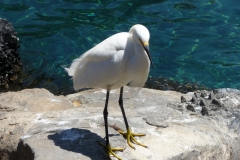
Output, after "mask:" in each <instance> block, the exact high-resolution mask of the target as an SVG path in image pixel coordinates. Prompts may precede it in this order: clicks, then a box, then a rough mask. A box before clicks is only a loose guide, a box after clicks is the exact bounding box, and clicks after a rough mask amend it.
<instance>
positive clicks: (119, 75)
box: [65, 24, 151, 91]
mask: <svg viewBox="0 0 240 160" xmlns="http://www.w3.org/2000/svg"><path fill="white" fill-rule="evenodd" d="M149 38H150V34H149V31H148V29H147V28H146V27H144V26H143V25H140V24H137V25H134V26H133V27H132V28H131V29H130V31H129V32H121V33H117V34H115V35H113V36H111V37H109V38H107V39H105V40H104V41H102V42H101V43H99V44H98V45H96V46H95V47H93V48H92V49H90V50H88V51H87V52H85V53H84V54H83V55H82V56H81V57H79V58H77V59H75V60H74V61H73V63H72V64H71V67H70V68H65V69H66V71H67V72H68V74H69V76H72V77H73V86H74V89H75V90H78V89H81V88H88V87H89V88H90V87H91V88H102V89H106V90H108V91H110V90H112V89H117V88H120V87H122V86H124V85H126V84H128V83H130V85H131V86H134V87H141V86H143V85H144V84H145V82H146V80H147V77H148V73H149V68H150V60H151V57H150V54H149V53H147V51H146V49H147V50H148V41H149Z"/></svg>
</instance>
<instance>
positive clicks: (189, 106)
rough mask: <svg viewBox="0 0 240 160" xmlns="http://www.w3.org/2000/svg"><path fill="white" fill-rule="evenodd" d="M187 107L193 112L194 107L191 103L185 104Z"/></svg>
mask: <svg viewBox="0 0 240 160" xmlns="http://www.w3.org/2000/svg"><path fill="white" fill-rule="evenodd" d="M187 109H188V110H189V111H192V112H195V109H194V107H193V105H192V104H188V105H187Z"/></svg>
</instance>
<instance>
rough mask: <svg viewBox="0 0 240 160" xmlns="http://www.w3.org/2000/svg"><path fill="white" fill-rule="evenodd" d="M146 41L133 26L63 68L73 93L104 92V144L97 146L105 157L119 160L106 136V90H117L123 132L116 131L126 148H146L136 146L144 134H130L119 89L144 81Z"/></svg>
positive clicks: (142, 30)
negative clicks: (104, 152)
mask: <svg viewBox="0 0 240 160" xmlns="http://www.w3.org/2000/svg"><path fill="white" fill-rule="evenodd" d="M149 38H150V34H149V31H148V29H147V28H146V27H144V26H143V25H140V24H137V25H134V26H133V27H132V28H131V29H130V31H129V32H122V33H118V34H115V35H113V36H111V37H109V38H107V39H105V40H104V41H102V42H101V43H99V44H98V45H96V46H95V47H93V48H92V49H90V50H89V51H87V52H86V53H84V54H83V55H82V56H81V57H79V58H77V59H75V60H74V61H73V63H72V64H71V67H70V68H65V69H66V71H67V72H68V74H69V75H70V76H72V77H73V86H74V89H75V90H78V89H81V88H89V87H90V88H102V89H106V90H107V92H106V101H105V108H104V110H103V115H104V122H105V132H106V145H104V144H102V143H100V144H101V145H102V146H104V147H105V148H106V149H107V152H108V155H110V154H111V155H113V156H114V157H116V158H117V159H119V160H121V158H120V157H118V156H117V155H116V154H115V153H114V151H116V150H121V151H123V150H124V149H123V148H117V149H116V148H111V146H110V143H109V136H108V120H107V117H108V111H107V107H108V100H109V94H110V90H112V89H117V88H121V89H120V96H119V101H118V103H119V106H120V108H121V111H122V114H123V118H124V122H125V126H126V129H127V132H126V133H124V132H123V131H120V130H119V131H118V132H119V133H120V134H122V135H123V136H124V137H126V138H127V142H128V144H129V146H130V147H132V148H135V147H134V146H133V145H132V144H131V142H134V143H136V144H138V145H140V146H143V147H147V146H145V145H144V144H141V143H139V142H138V141H136V139H135V138H134V137H135V136H144V135H145V134H135V133H132V131H131V129H130V127H129V125H128V122H127V118H126V115H125V111H124V107H123V86H124V85H126V84H128V83H130V85H131V86H134V87H142V86H143V85H144V83H145V82H146V80H147V77H148V73H149V69H150V64H152V61H151V56H150V53H149V49H148V41H149Z"/></svg>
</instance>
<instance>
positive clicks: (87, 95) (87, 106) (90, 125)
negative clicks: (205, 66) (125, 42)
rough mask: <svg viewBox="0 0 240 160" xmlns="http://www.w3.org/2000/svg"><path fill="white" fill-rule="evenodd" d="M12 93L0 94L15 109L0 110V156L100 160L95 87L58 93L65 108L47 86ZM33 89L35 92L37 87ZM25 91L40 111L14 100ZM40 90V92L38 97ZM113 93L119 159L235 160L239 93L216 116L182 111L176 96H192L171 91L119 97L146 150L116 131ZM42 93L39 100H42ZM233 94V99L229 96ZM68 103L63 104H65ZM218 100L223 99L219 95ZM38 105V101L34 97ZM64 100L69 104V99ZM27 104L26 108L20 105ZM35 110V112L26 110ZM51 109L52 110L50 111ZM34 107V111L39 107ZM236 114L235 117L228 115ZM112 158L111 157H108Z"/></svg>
mask: <svg viewBox="0 0 240 160" xmlns="http://www.w3.org/2000/svg"><path fill="white" fill-rule="evenodd" d="M34 90H35V91H22V92H17V93H18V94H17V96H16V94H15V93H14V92H11V93H10V94H12V95H13V96H14V98H12V99H11V100H10V99H9V97H11V96H10V95H9V94H7V93H4V94H0V97H2V100H3V97H4V96H6V97H8V101H6V102H5V103H8V105H6V104H5V106H6V107H5V108H10V107H11V106H18V107H13V108H15V109H14V110H10V111H8V110H1V111H0V123H1V126H0V159H14V160H15V159H20V160H32V159H36V160H53V159H58V160H66V159H71V160H74V159H81V160H88V159H92V160H100V159H106V158H107V156H106V153H105V150H104V148H102V147H101V146H100V145H99V144H98V142H97V141H99V142H102V143H104V142H105V140H104V138H105V131H104V120H103V116H102V112H103V107H104V103H105V101H104V99H105V98H104V97H105V95H104V94H102V92H101V91H100V90H87V91H84V92H79V93H76V94H72V95H68V96H66V97H61V98H62V101H63V99H65V100H66V101H67V102H66V104H65V105H69V106H68V107H66V108H65V109H59V110H58V109H57V108H58V105H59V104H57V103H54V101H51V103H50V104H48V103H49V101H48V99H47V98H46V97H50V98H52V99H58V98H59V97H57V96H54V95H52V94H51V93H49V92H48V91H46V90H41V89H34ZM37 90H38V91H37ZM25 92H29V93H31V94H33V95H32V97H38V99H41V103H43V104H45V105H46V106H51V105H52V107H46V108H45V109H44V111H42V109H36V108H35V107H32V106H34V105H36V104H34V103H24V105H23V103H22V102H21V101H17V100H15V99H16V98H17V97H18V98H19V97H21V98H23V99H24V97H25V96H28V95H27V94H26V93H25ZM39 92H42V93H41V94H42V95H40V94H39ZM118 93H119V92H118V91H116V92H114V93H111V94H110V97H111V99H110V101H109V108H108V112H109V118H108V120H109V126H108V127H109V135H110V143H111V146H112V147H124V148H126V149H125V150H124V151H123V152H118V153H117V155H118V156H120V157H122V158H123V160H127V159H141V160H149V159H152V160H157V159H162V160H167V159H168V160H178V159H179V160H180V159H190V160H191V159H196V157H197V158H198V159H223V160H232V159H234V160H237V159H238V158H239V157H240V153H239V144H240V143H239V142H240V139H239V133H240V126H239V124H240V123H239V122H240V116H239V115H240V113H239V108H237V106H236V105H237V104H238V103H237V101H236V99H237V100H239V99H238V98H237V96H238V95H236V94H235V93H232V92H231V93H229V94H228V93H227V95H226V97H228V99H226V97H225V101H226V102H227V104H230V102H231V103H233V102H235V104H236V105H235V106H231V108H229V110H228V111H225V112H222V114H220V115H215V116H211V117H208V116H201V115H199V114H192V112H191V111H188V110H187V109H181V110H178V109H177V108H179V107H178V106H182V107H183V106H185V104H184V103H182V104H181V103H180V97H181V96H184V97H186V100H187V101H190V100H191V97H192V94H181V93H178V92H174V91H157V90H151V89H142V90H141V91H140V92H139V93H138V94H137V96H135V97H132V98H126V99H124V106H125V111H126V115H127V118H128V121H129V125H130V127H131V129H132V130H133V132H136V133H145V134H146V136H145V137H140V138H137V139H138V140H139V141H140V142H142V143H144V144H146V145H147V146H148V147H149V148H143V147H140V146H138V145H135V147H136V149H135V150H133V149H131V148H130V147H129V146H128V145H127V143H126V140H125V139H124V138H123V137H122V136H121V135H119V133H118V132H117V131H116V129H122V130H125V125H124V121H123V118H122V113H121V111H120V108H119V106H118ZM42 97H43V98H42ZM233 98H235V100H233ZM69 101H70V102H71V103H72V104H67V103H68V102H69ZM219 101H220V102H221V103H223V102H222V101H223V99H219ZM35 102H36V103H37V104H38V105H40V104H39V103H40V101H37V100H35ZM70 102H69V103H70ZM25 105H26V106H28V107H27V108H28V111H25V110H24V109H22V108H23V107H22V106H25ZM32 108H34V111H29V110H31V109H32ZM53 108H54V109H53ZM38 110H39V111H38ZM233 117H235V118H233ZM112 159H114V158H112Z"/></svg>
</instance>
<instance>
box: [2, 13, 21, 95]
mask: <svg viewBox="0 0 240 160" xmlns="http://www.w3.org/2000/svg"><path fill="white" fill-rule="evenodd" d="M18 48H19V43H18V38H17V37H16V32H15V31H14V28H13V26H12V24H11V23H9V22H8V21H7V20H6V19H2V18H0V92H1V91H8V90H9V89H12V88H14V87H18V86H19V84H18V83H20V80H19V75H20V72H21V70H22V62H21V60H20V57H19V54H18ZM18 88H19V87H18Z"/></svg>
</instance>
